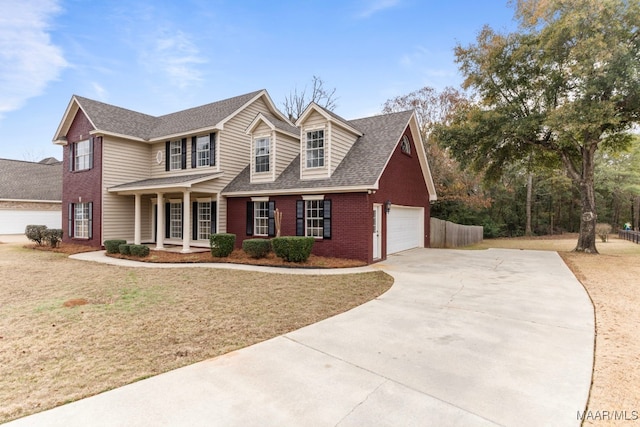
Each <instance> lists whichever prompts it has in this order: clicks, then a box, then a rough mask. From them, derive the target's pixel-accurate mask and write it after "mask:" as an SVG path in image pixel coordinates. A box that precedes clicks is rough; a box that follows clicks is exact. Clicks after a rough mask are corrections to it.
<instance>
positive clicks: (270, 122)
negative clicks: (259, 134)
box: [246, 113, 300, 138]
mask: <svg viewBox="0 0 640 427" xmlns="http://www.w3.org/2000/svg"><path fill="white" fill-rule="evenodd" d="M260 123H264V124H265V125H267V126H268V127H269V128H270V129H271V130H275V131H278V132H283V133H286V134H288V135H291V136H293V137H295V138H299V137H300V130H299V129H298V128H297V127H295V126H293V125H292V124H291V123H290V122H288V121H287V122H285V121H283V120H279V119H277V118H276V117H274V116H272V115H271V114H265V113H258V114H257V115H256V117H255V118H254V119H253V121H252V122H251V123H250V124H249V126H247V130H246V133H247V134H250V133H253V132H254V131H255V129H256V128H257V127H258V126H259V125H260Z"/></svg>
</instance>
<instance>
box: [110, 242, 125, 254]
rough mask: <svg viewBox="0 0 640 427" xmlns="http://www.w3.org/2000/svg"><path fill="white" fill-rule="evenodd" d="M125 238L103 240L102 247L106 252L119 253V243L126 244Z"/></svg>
mask: <svg viewBox="0 0 640 427" xmlns="http://www.w3.org/2000/svg"><path fill="white" fill-rule="evenodd" d="M126 243H127V241H126V240H105V241H104V247H105V249H106V250H107V253H108V254H117V253H120V245H124V244H126Z"/></svg>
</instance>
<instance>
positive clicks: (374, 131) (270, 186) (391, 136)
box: [223, 111, 413, 193]
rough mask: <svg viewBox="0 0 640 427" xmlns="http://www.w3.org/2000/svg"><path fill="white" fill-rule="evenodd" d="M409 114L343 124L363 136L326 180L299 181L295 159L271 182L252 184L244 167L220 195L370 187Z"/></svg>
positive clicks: (296, 159) (377, 176)
mask: <svg viewBox="0 0 640 427" xmlns="http://www.w3.org/2000/svg"><path fill="white" fill-rule="evenodd" d="M412 114H413V112H412V111H403V112H399V113H391V114H384V115H380V116H373V117H367V118H363V119H358V120H349V121H345V122H346V123H348V124H349V125H351V126H352V127H354V128H355V129H358V130H360V131H361V132H362V133H363V136H361V137H360V138H358V139H357V140H356V142H355V143H354V144H353V147H352V148H351V150H349V152H348V153H347V155H346V156H345V158H344V159H343V160H342V162H341V163H340V164H339V165H338V167H337V168H336V170H335V171H334V173H333V174H332V175H331V177H330V178H327V179H314V180H301V179H300V156H297V157H296V158H295V159H294V160H293V161H292V162H291V163H290V164H289V166H287V168H286V169H285V170H284V171H283V172H282V174H280V176H279V177H278V178H276V180H275V181H274V182H269V183H260V184H258V183H254V184H252V183H251V182H250V170H249V167H246V168H245V169H244V170H243V171H242V172H241V173H240V174H239V175H238V176H237V177H235V178H234V179H233V181H231V182H230V183H229V184H228V185H227V186H226V187H225V189H224V190H223V193H236V192H243V193H245V192H246V193H250V192H253V191H255V192H261V191H273V193H278V191H280V190H292V189H314V188H333V187H360V186H361V187H372V186H373V185H374V184H375V183H376V181H377V180H378V178H379V177H380V175H381V174H382V171H383V169H384V167H385V165H386V163H387V160H388V159H389V157H391V154H392V153H393V149H394V148H395V146H396V144H397V143H398V141H399V140H400V137H401V136H402V133H403V132H404V130H405V129H406V127H407V125H408V124H409V119H410V118H411V115H412Z"/></svg>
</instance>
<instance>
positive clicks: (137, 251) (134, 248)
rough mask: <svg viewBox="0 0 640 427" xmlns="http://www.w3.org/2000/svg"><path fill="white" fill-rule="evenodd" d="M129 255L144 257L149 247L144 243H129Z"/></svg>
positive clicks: (147, 253)
mask: <svg viewBox="0 0 640 427" xmlns="http://www.w3.org/2000/svg"><path fill="white" fill-rule="evenodd" d="M129 252H131V255H133V256H138V257H146V256H147V255H149V247H148V246H145V245H129Z"/></svg>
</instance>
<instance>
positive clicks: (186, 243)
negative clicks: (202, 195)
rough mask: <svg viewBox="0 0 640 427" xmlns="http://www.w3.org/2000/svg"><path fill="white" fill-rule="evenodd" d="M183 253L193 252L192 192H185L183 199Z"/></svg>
mask: <svg viewBox="0 0 640 427" xmlns="http://www.w3.org/2000/svg"><path fill="white" fill-rule="evenodd" d="M182 203H183V205H182V212H183V215H182V251H181V252H185V253H186V252H191V192H190V191H189V190H184V193H183V199H182Z"/></svg>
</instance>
